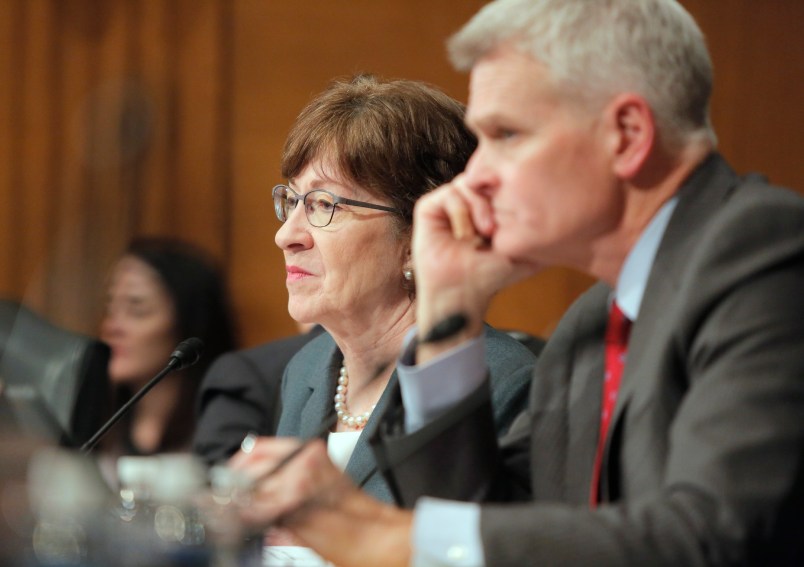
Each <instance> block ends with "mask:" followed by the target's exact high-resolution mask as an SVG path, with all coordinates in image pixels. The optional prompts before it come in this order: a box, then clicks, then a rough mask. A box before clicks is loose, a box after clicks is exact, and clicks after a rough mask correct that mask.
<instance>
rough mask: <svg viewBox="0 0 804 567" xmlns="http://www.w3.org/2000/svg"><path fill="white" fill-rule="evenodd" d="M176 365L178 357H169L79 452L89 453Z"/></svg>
mask: <svg viewBox="0 0 804 567" xmlns="http://www.w3.org/2000/svg"><path fill="white" fill-rule="evenodd" d="M178 365H179V361H178V359H176V358H171V359H170V362H168V364H167V366H165V367H164V368H163V369H162V370H161V371H160V372H159V374H157V375H156V376H154V377H153V378H151V381H150V382H148V383H147V384H146V385H145V386H143V387H142V389H140V391H138V392H137V393H136V394H134V395H133V396H131V398H130V399H129V400H128V401H127V402H126V403H125V404H123V407H121V408H120V409H119V410H117V411H116V412H115V414H114V415H113V416H112V417H111V418H110V419H109V421H107V422H106V423H104V424H103V427H101V428H100V429H98V431H96V432H95V435H93V436H92V437H90V438H89V440H88V441H87V442H86V443H84V444H83V445H81V452H82V453H83V454H84V455H87V454H89V453H90V452H91V451H92V449H94V448H95V445H97V444H98V441H100V439H101V437H103V436H104V435H105V434H106V432H107V431H109V429H111V427H112V426H113V425H114V424H115V423H117V422H118V421H120V418H121V417H123V416H124V415H125V414H126V413H128V410H129V408H131V406H133V405H134V404H136V403H137V402H138V401H139V400H140V398H142V397H143V396H144V395H145V394H147V393H148V392H149V391H150V390H151V388H153V387H154V386H156V384H157V383H158V382H159V381H160V380H162V378H164V377H165V376H166V375H167V374H169V373H170V372H172V371H173V370H175V369H176V367H177V366H178Z"/></svg>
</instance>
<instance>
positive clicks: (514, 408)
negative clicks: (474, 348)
mask: <svg viewBox="0 0 804 567" xmlns="http://www.w3.org/2000/svg"><path fill="white" fill-rule="evenodd" d="M486 352H487V358H488V361H489V368H490V369H491V391H492V393H491V396H492V403H493V405H494V417H493V422H492V423H491V424H490V425H489V427H490V431H491V432H492V434H493V435H497V434H500V435H502V434H503V433H504V432H505V431H507V430H508V427H509V426H510V424H511V422H512V420H513V419H514V417H516V415H518V414H519V413H520V412H521V411H522V409H523V408H524V407H525V405H526V403H527V392H528V387H529V384H530V377H531V375H532V371H533V365H534V363H535V361H536V357H535V356H534V355H533V354H532V353H531V352H530V351H529V350H528V349H527V348H526V347H524V346H523V345H522V344H520V343H519V342H517V341H516V340H515V339H513V338H511V337H509V336H508V335H506V334H505V333H502V332H499V331H495V330H494V329H492V328H491V327H487V328H486ZM342 360H343V357H342V355H341V354H340V351H339V350H338V347H337V345H336V344H335V341H334V340H333V339H332V337H331V336H330V335H329V334H325V335H322V336H320V337H318V338H317V339H315V340H314V341H311V342H310V343H309V344H308V345H306V346H305V347H304V348H303V349H302V350H300V351H299V353H298V354H297V355H296V356H294V357H293V359H292V360H291V361H290V363H289V364H288V366H287V369H286V370H285V376H284V378H283V381H282V406H283V407H282V416H281V418H280V421H279V426H278V428H277V435H287V436H295V437H309V436H311V435H314V434H315V433H316V431H317V430H318V429H319V427H320V426H321V423H322V422H323V421H324V420H325V419H326V418H327V416H329V415H331V413H332V411H333V401H332V399H333V396H334V395H335V386H336V384H337V376H338V372H339V370H340V367H341V363H342ZM394 408H401V399H400V397H399V391H398V386H397V378H396V372H394V374H393V375H392V376H391V381H390V382H389V384H388V387H386V389H385V391H384V392H383V394H382V396H381V397H380V400H379V401H378V403H377V407H376V408H375V410H374V412H372V416H371V418H370V419H369V421H368V423H367V424H366V427H365V428H364V430H363V433H362V434H361V436H360V439H359V440H358V442H357V445H356V446H355V450H354V452H353V453H352V457H351V458H350V460H349V462H348V464H347V467H346V473H347V474H348V475H349V476H350V477H351V478H352V480H353V481H354V483H355V484H356V485H357V486H359V487H361V488H362V489H363V490H365V491H366V492H368V493H369V494H371V495H373V496H375V497H377V498H379V499H381V500H384V501H386V502H392V501H393V500H394V497H393V492H392V490H391V488H390V487H389V486H388V484H387V483H386V481H385V480H384V479H383V477H382V475H381V474H378V470H377V463H376V461H375V460H374V456H373V454H372V451H371V447H370V446H369V444H368V441H367V439H369V438H370V437H371V436H372V435H373V433H374V431H375V429H376V427H377V423H378V421H379V416H381V415H382V413H383V412H385V411H390V410H392V409H394ZM444 468H445V469H446V468H447V465H446V463H445V467H444ZM442 482H450V479H449V478H446V477H445V478H442Z"/></svg>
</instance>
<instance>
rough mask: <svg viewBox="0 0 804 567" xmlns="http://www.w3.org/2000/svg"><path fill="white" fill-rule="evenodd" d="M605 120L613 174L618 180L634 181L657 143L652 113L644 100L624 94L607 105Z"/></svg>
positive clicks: (630, 94) (634, 95)
mask: <svg viewBox="0 0 804 567" xmlns="http://www.w3.org/2000/svg"><path fill="white" fill-rule="evenodd" d="M607 118H608V122H609V125H610V126H611V130H610V131H611V132H612V134H613V139H614V154H613V158H614V161H613V167H614V172H615V174H616V175H617V176H618V177H620V178H621V179H633V178H634V177H636V176H637V175H638V174H639V172H640V170H641V169H642V167H643V166H644V165H645V162H646V161H647V160H648V158H649V157H650V154H651V150H652V149H653V145H654V143H655V142H656V121H655V118H654V116H653V111H652V110H651V108H650V106H649V105H648V102H647V101H646V100H645V99H644V98H643V97H641V96H639V95H637V94H633V93H623V94H620V95H618V96H616V97H615V98H614V99H613V100H612V101H611V102H610V103H609V105H608V106H607Z"/></svg>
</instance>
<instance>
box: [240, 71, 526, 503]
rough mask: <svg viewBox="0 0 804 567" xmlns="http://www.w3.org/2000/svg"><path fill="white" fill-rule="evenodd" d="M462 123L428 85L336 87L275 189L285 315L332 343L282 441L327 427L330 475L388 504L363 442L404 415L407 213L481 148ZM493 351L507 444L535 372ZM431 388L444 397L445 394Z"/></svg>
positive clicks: (295, 398)
mask: <svg viewBox="0 0 804 567" xmlns="http://www.w3.org/2000/svg"><path fill="white" fill-rule="evenodd" d="M463 114H464V109H463V106H462V105H461V104H459V103H458V102H456V101H455V100H453V99H451V98H450V97H448V96H447V95H445V94H444V93H442V92H440V91H438V90H436V89H435V88H432V87H430V86H427V85H424V84H422V83H418V82H413V81H401V80H399V81H390V82H384V81H380V80H378V79H375V78H373V77H371V76H365V75H363V76H357V77H355V78H353V79H352V80H350V81H341V82H335V83H333V84H332V85H331V86H330V87H329V88H328V89H327V90H326V91H325V92H324V93H322V94H321V95H319V96H318V97H317V98H315V99H314V100H313V101H312V102H310V103H309V104H308V105H307V107H306V108H305V109H304V110H302V112H301V114H300V115H299V117H298V118H297V120H296V122H295V124H294V125H293V127H292V129H291V131H290V134H289V136H288V138H287V141H286V144H285V149H284V154H283V157H282V175H283V176H284V177H285V178H287V180H288V181H287V183H286V184H283V185H277V186H276V187H274V188H273V201H274V208H275V211H276V215H277V217H278V218H279V220H280V221H282V223H283V224H282V226H281V227H280V228H279V230H278V231H277V233H276V244H277V246H279V247H280V248H281V249H282V251H283V252H284V255H285V269H286V271H287V280H286V283H287V289H288V309H289V311H290V315H291V316H292V317H293V318H294V319H295V320H296V321H299V322H302V323H319V324H321V325H322V326H323V327H324V328H325V329H326V331H327V333H324V334H322V335H321V336H319V337H317V338H316V339H313V340H312V341H311V342H309V343H308V344H307V345H306V346H305V347H304V348H302V350H300V351H299V352H298V353H297V354H296V356H295V357H294V358H293V359H292V360H291V362H290V363H289V364H288V366H287V368H286V370H285V375H284V378H283V383H282V405H283V407H282V414H281V417H280V421H279V425H278V435H282V436H297V437H309V436H311V435H316V434H318V431H319V428H320V427H321V425H322V424H326V423H327V420H328V419H329V420H330V421H329V423H331V427H330V428H329V432H328V435H327V443H328V447H329V454H330V456H331V458H332V460H333V462H335V463H336V464H337V465H338V466H340V467H341V468H342V469H344V470H345V471H346V473H347V474H348V475H349V476H350V477H351V479H352V480H353V481H354V482H355V483H356V484H357V485H358V486H361V487H363V489H364V490H366V491H367V492H369V493H370V494H372V495H374V496H376V497H378V498H380V499H383V500H386V501H391V500H392V493H391V490H390V488H389V486H388V485H387V484H386V482H385V480H384V479H383V477H382V475H381V474H379V473H378V471H377V464H376V463H375V461H374V457H373V455H372V452H371V449H370V447H369V445H368V442H367V439H368V438H369V437H370V436H371V434H372V432H373V431H374V430H375V429H376V427H377V423H378V421H379V416H380V414H382V413H383V412H384V411H387V410H389V409H391V408H393V407H399V406H400V404H401V401H400V400H399V399H398V396H397V395H395V391H396V390H395V388H394V387H392V385H393V384H395V375H394V363H395V362H396V360H397V359H398V357H399V355H400V349H401V348H402V344H403V340H404V337H405V335H406V334H407V333H408V331H409V330H410V329H411V327H413V325H414V323H415V320H414V313H415V286H414V274H413V271H412V268H411V266H412V264H411V242H410V237H411V225H412V214H413V206H414V203H415V202H416V200H417V199H418V198H419V197H420V196H421V195H422V194H424V193H425V192H427V191H429V190H431V189H433V188H435V187H437V186H439V185H441V184H442V183H445V182H447V181H449V180H451V179H452V178H453V177H454V176H455V175H456V174H458V173H460V172H461V171H462V170H463V168H464V166H465V165H466V162H467V160H468V159H469V156H470V155H471V153H472V151H473V150H474V148H475V145H476V141H475V138H474V136H473V135H472V134H471V132H469V130H468V129H467V128H466V127H465V126H464V123H463ZM485 345H486V352H485V356H486V357H487V359H488V361H489V364H490V367H491V375H492V380H491V383H492V389H493V400H494V412H495V418H496V427H497V429H498V432H499V433H500V434H502V433H503V432H504V431H505V430H506V429H507V428H508V426H509V424H510V422H511V420H512V418H513V417H514V416H515V415H516V414H517V413H518V412H519V411H520V410H521V409H522V408H523V407H524V405H525V403H526V392H527V390H528V384H529V380H530V373H531V368H532V365H533V363H534V360H535V359H534V356H533V355H532V354H531V352H530V351H529V350H528V349H527V348H525V347H524V346H522V345H521V344H520V343H518V342H517V341H516V340H514V339H512V338H510V337H509V336H508V335H506V334H504V333H501V332H498V331H495V330H493V329H491V328H490V327H488V328H487V329H486V333H485ZM431 386H432V387H433V390H434V391H433V395H434V396H438V394H439V391H440V390H441V388H443V387H446V386H448V385H446V384H433V385H431ZM335 416H337V420H335V419H334V417H335ZM256 443H257V444H260V443H268V441H265V440H258V441H257V442H256ZM244 447H245V448H247V449H251V448H253V447H254V442H253V440H251V439H250V440H249V443H248V447H246V446H245V445H244ZM445 482H446V480H445Z"/></svg>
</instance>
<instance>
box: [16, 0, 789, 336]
mask: <svg viewBox="0 0 804 567" xmlns="http://www.w3.org/2000/svg"><path fill="white" fill-rule="evenodd" d="M682 3H683V4H684V5H685V6H687V8H688V9H689V10H690V11H691V12H692V13H693V15H694V16H695V17H696V18H697V19H698V20H699V22H700V24H701V26H702V28H703V29H704V32H705V33H706V35H707V38H708V41H709V44H710V48H711V50H712V55H713V59H714V64H715V93H714V100H713V106H712V116H713V121H714V124H715V128H716V130H717V132H718V135H719V138H720V147H721V150H722V151H723V153H724V154H725V155H726V156H727V157H728V158H729V159H730V160H731V161H732V163H733V164H734V165H735V166H736V167H737V168H738V169H739V170H741V171H748V170H760V171H763V172H765V173H767V174H768V175H769V176H770V177H771V179H772V180H773V181H775V182H777V183H779V184H782V185H787V186H791V187H793V188H796V189H798V190H804V168H803V167H802V166H801V159H800V156H801V155H802V150H804V112H803V111H802V103H801V99H802V94H804V49H802V47H803V46H802V31H804V30H803V29H802V23H801V22H804V2H801V1H800V0H763V1H762V2H760V1H757V0H683V2H682ZM482 4H483V2H482V1H480V0H462V1H461V2H454V1H453V0H384V1H382V2H377V1H376V0H349V1H342V2H332V1H331V0H305V1H303V2H298V1H294V0H0V241H1V242H2V244H1V245H0V295H4V296H11V297H16V298H19V299H23V300H25V301H26V302H27V303H29V304H30V305H31V306H33V307H34V308H36V309H38V310H39V311H41V312H43V313H44V314H45V315H47V316H49V317H50V318H51V319H53V320H54V321H56V322H58V323H60V324H63V325H66V326H68V327H71V328H74V329H77V330H81V331H84V332H87V333H94V331H95V328H96V325H97V322H98V320H99V317H100V312H101V309H102V305H103V297H104V287H105V277H106V274H107V273H108V270H109V268H110V266H111V264H112V263H113V261H114V259H115V257H116V256H117V254H118V253H119V251H120V249H121V248H122V247H123V246H124V244H125V242H126V241H127V240H128V239H129V238H130V237H131V236H133V235H136V234H167V235H174V236H180V237H183V238H186V239H188V240H191V241H193V242H196V243H198V244H200V245H202V246H204V247H206V248H208V249H209V250H210V251H212V252H213V253H214V254H215V255H216V256H217V257H218V258H220V260H221V262H223V263H224V265H225V267H226V271H227V274H228V277H229V284H230V287H231V290H232V293H233V297H234V299H235V305H236V308H237V310H238V317H239V320H240V323H241V327H242V331H243V337H244V344H245V345H252V344H256V343H258V342H260V341H263V340H267V339H270V338H275V337H279V336H284V335H287V334H290V333H292V332H293V328H294V327H293V323H292V321H291V320H290V319H289V317H288V316H287V313H286V310H285V306H286V293H285V289H284V272H283V262H282V257H281V254H280V253H279V251H278V250H277V249H276V247H275V246H274V243H273V235H274V232H275V230H276V228H277V226H278V224H277V221H276V220H275V219H274V216H273V212H272V210H271V204H270V202H269V194H268V191H269V189H270V187H271V186H272V185H273V184H274V183H276V182H277V181H278V180H279V178H278V175H279V173H278V161H279V155H280V152H281V147H282V142H283V140H284V137H285V134H286V132H287V130H288V127H289V126H290V124H291V122H292V120H293V119H294V117H295V116H296V114H297V113H298V111H299V110H300V109H301V107H302V106H303V105H304V104H305V103H306V102H307V101H308V100H309V99H310V97H311V96H313V95H315V94H316V93H318V92H320V91H321V90H322V89H323V88H325V86H326V85H327V83H328V82H329V81H330V80H331V79H332V78H333V77H337V76H344V75H349V74H352V73H354V72H358V71H369V72H374V73H376V74H378V75H382V76H386V77H406V78H413V79H420V80H425V81H428V82H431V83H434V84H436V85H438V86H440V87H441V88H443V89H444V90H446V91H447V92H448V93H450V94H452V95H453V96H455V97H456V98H459V99H461V100H465V98H466V83H467V79H466V77H465V76H463V75H460V74H457V73H455V72H454V71H453V70H452V69H451V68H450V67H449V64H448V63H447V60H446V57H445V55H444V47H443V45H444V40H445V39H446V38H447V37H448V36H449V34H450V33H451V32H453V31H455V30H456V29H457V28H459V27H460V25H461V24H462V23H463V22H465V21H466V20H467V19H468V18H469V16H470V15H471V14H473V13H474V12H475V11H476V10H477V8H478V7H479V6H480V5H482ZM589 283H590V281H589V280H588V278H585V277H583V276H581V275H578V274H576V273H574V272H571V271H569V270H561V269H554V270H550V271H548V272H546V273H544V274H542V275H540V276H538V277H537V278H534V279H533V280H531V281H528V282H525V283H522V284H520V285H519V286H517V287H516V288H514V289H511V290H508V291H506V292H505V293H504V294H501V295H500V297H498V298H497V300H496V301H495V304H494V306H493V309H492V313H491V321H492V322H493V323H495V324H497V325H499V326H502V327H511V328H520V329H525V330H528V331H531V332H533V333H537V334H543V335H546V334H549V332H550V331H551V329H552V328H553V326H554V325H555V323H556V321H557V320H558V318H559V317H560V315H561V313H562V312H563V311H564V309H566V307H567V305H568V304H569V303H570V302H571V301H572V300H573V299H574V298H575V297H576V296H577V295H578V294H579V293H580V292H582V291H583V289H585V288H586V287H587V286H588V285H589Z"/></svg>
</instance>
